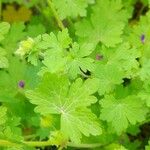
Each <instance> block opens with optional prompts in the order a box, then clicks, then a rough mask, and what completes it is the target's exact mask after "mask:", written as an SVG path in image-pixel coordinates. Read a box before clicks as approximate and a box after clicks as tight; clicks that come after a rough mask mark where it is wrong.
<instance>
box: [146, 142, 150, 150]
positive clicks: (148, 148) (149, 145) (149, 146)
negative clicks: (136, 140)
mask: <svg viewBox="0 0 150 150" xmlns="http://www.w3.org/2000/svg"><path fill="white" fill-rule="evenodd" d="M145 150H150V141H149V142H148V145H146V147H145Z"/></svg>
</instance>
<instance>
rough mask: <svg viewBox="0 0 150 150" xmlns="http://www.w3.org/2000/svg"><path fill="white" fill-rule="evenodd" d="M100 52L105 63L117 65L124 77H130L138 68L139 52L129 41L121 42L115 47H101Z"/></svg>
mask: <svg viewBox="0 0 150 150" xmlns="http://www.w3.org/2000/svg"><path fill="white" fill-rule="evenodd" d="M101 53H102V54H103V56H104V60H105V61H107V64H114V65H117V66H118V67H119V68H120V69H121V70H122V71H123V72H124V75H125V77H128V78H131V76H135V75H136V72H137V71H138V69H139V62H138V61H137V58H139V57H140V56H141V52H140V51H139V50H138V49H136V48H135V47H131V45H130V44H129V43H121V44H119V45H118V46H117V47H115V48H107V47H103V48H102V50H101Z"/></svg>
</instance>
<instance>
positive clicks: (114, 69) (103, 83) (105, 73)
mask: <svg viewBox="0 0 150 150" xmlns="http://www.w3.org/2000/svg"><path fill="white" fill-rule="evenodd" d="M93 76H94V77H96V78H98V79H99V89H98V92H99V94H100V95H103V94H105V93H109V92H111V91H113V90H114V88H115V85H119V84H121V83H122V82H123V80H122V79H123V77H124V75H123V72H122V70H120V68H119V67H118V66H117V65H113V64H106V65H102V64H97V65H96V67H95V70H94V72H93Z"/></svg>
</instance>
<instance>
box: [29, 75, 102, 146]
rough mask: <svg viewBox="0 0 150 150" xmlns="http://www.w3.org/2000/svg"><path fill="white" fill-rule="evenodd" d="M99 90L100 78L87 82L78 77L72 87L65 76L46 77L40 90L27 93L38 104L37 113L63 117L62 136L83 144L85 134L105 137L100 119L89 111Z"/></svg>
mask: <svg viewBox="0 0 150 150" xmlns="http://www.w3.org/2000/svg"><path fill="white" fill-rule="evenodd" d="M89 85H90V86H89ZM97 88H98V85H97V79H88V80H86V81H85V82H83V81H82V80H81V79H80V78H78V79H77V80H76V81H75V82H74V83H73V84H72V85H71V83H70V82H69V81H68V79H67V78H66V77H65V76H58V75H56V74H45V75H44V77H43V81H42V82H41V84H40V85H39V87H38V88H37V89H35V90H34V91H27V92H26V96H27V97H28V98H29V99H30V102H31V103H32V104H35V105H37V106H36V108H35V111H36V112H40V113H41V114H43V115H47V114H59V115H60V116H61V131H62V133H63V134H64V135H65V136H66V137H67V138H70V139H71V141H73V142H76V143H79V142H80V140H81V137H82V136H81V135H82V134H84V135H85V136H89V134H92V135H98V134H101V128H100V125H99V124H98V123H97V121H96V116H95V115H94V114H92V113H91V111H90V109H88V108H87V107H88V106H90V105H91V104H92V103H95V102H96V101H97V99H96V97H95V96H93V95H92V94H94V93H95V92H96V91H97ZM81 133H82V134H81Z"/></svg>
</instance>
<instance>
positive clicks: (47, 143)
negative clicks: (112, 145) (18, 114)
mask: <svg viewBox="0 0 150 150" xmlns="http://www.w3.org/2000/svg"><path fill="white" fill-rule="evenodd" d="M22 144H25V145H27V146H30V147H45V146H52V145H55V144H54V143H53V142H51V141H23V142H22ZM17 146H21V144H17V143H14V142H11V141H7V140H2V139H0V147H17ZM66 146H68V147H74V148H96V147H103V146H104V145H102V144H100V143H94V144H75V143H72V142H68V143H67V144H66Z"/></svg>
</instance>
